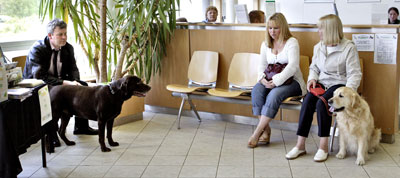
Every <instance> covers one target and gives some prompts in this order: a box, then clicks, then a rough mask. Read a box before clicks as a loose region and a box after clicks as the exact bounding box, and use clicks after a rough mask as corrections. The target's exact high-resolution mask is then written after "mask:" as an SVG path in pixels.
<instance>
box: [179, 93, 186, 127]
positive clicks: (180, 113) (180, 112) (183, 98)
mask: <svg viewBox="0 0 400 178" xmlns="http://www.w3.org/2000/svg"><path fill="white" fill-rule="evenodd" d="M185 100H186V98H185V97H182V102H181V107H180V108H179V112H178V129H181V115H182V110H183V106H184V105H185Z"/></svg>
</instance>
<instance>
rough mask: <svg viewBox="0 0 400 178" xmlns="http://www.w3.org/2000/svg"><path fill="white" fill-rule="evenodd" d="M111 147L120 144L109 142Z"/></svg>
mask: <svg viewBox="0 0 400 178" xmlns="http://www.w3.org/2000/svg"><path fill="white" fill-rule="evenodd" d="M109 144H110V146H119V143H118V142H109Z"/></svg>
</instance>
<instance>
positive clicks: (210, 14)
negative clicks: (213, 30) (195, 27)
mask: <svg viewBox="0 0 400 178" xmlns="http://www.w3.org/2000/svg"><path fill="white" fill-rule="evenodd" d="M217 17H218V9H217V8H216V7H215V6H209V7H207V9H206V20H203V22H204V23H209V22H215V21H217Z"/></svg>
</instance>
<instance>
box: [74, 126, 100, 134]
mask: <svg viewBox="0 0 400 178" xmlns="http://www.w3.org/2000/svg"><path fill="white" fill-rule="evenodd" d="M98 134H99V130H97V129H92V128H90V127H88V128H87V129H75V130H74V135H98Z"/></svg>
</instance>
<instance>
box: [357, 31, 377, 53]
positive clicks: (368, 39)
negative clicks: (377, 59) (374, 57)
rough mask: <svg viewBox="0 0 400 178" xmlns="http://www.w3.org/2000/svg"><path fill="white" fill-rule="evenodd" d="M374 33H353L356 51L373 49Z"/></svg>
mask: <svg viewBox="0 0 400 178" xmlns="http://www.w3.org/2000/svg"><path fill="white" fill-rule="evenodd" d="M374 38H375V36H374V34H353V41H354V43H355V44H356V47H357V51H374V41H375V40H374Z"/></svg>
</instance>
